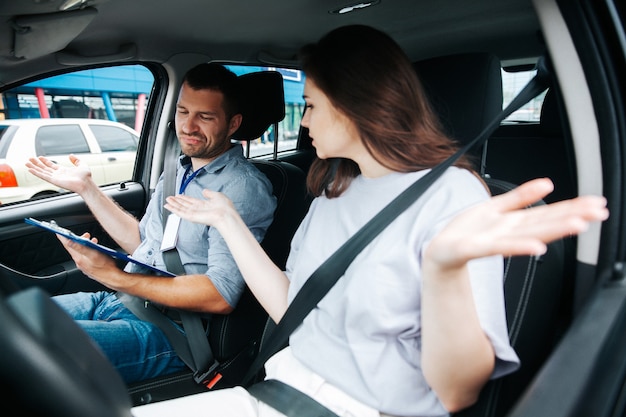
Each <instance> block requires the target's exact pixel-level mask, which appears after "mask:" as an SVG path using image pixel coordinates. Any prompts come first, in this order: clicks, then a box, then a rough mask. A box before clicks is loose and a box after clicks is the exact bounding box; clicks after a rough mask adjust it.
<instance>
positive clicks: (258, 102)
mask: <svg viewBox="0 0 626 417" xmlns="http://www.w3.org/2000/svg"><path fill="white" fill-rule="evenodd" d="M239 82H240V89H241V114H242V116H243V120H242V122H241V126H239V129H238V130H237V131H236V132H235V134H234V135H233V136H232V138H233V139H235V140H253V139H256V138H259V137H260V136H261V135H263V133H264V132H265V131H266V130H267V129H268V128H269V127H270V126H271V125H272V124H274V123H278V122H280V121H281V120H283V118H284V117H285V92H284V89H283V76H282V75H280V73H279V72H276V71H260V72H251V73H248V74H243V75H240V76H239Z"/></svg>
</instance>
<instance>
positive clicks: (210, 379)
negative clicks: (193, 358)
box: [193, 361, 222, 389]
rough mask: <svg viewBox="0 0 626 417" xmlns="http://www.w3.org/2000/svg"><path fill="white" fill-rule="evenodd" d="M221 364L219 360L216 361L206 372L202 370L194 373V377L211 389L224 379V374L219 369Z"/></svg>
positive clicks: (199, 383)
mask: <svg viewBox="0 0 626 417" xmlns="http://www.w3.org/2000/svg"><path fill="white" fill-rule="evenodd" d="M219 366H220V364H219V362H218V361H214V362H213V364H212V365H211V366H210V367H209V369H208V370H207V371H205V372H202V371H200V370H198V371H196V372H194V373H193V379H194V380H195V381H196V383H197V384H198V385H204V386H205V387H207V388H208V389H211V388H213V387H214V386H215V384H217V383H218V382H219V380H220V379H222V374H221V373H219V372H218V371H217V368H218V367H219Z"/></svg>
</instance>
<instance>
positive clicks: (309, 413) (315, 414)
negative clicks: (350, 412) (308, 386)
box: [248, 379, 338, 417]
mask: <svg viewBox="0 0 626 417" xmlns="http://www.w3.org/2000/svg"><path fill="white" fill-rule="evenodd" d="M248 392H249V393H250V395H252V396H253V397H255V398H256V399H257V400H259V401H262V402H264V403H266V404H268V405H271V406H272V408H274V409H276V410H278V411H280V412H281V413H283V414H284V415H286V416H287V417H338V416H337V414H335V413H333V412H332V411H330V410H329V409H328V408H326V407H324V406H323V405H322V404H320V403H318V402H317V401H315V400H314V399H313V398H311V397H309V396H308V395H306V394H305V393H303V392H302V391H299V390H297V389H295V388H293V387H292V386H290V385H287V384H285V383H284V382H281V381H278V380H276V379H266V380H265V381H261V382H258V383H256V384H254V385H252V386H251V387H249V388H248Z"/></svg>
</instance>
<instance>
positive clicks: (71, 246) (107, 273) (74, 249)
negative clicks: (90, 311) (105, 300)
mask: <svg viewBox="0 0 626 417" xmlns="http://www.w3.org/2000/svg"><path fill="white" fill-rule="evenodd" d="M57 237H58V239H59V240H60V241H61V243H62V244H63V246H64V247H65V249H66V250H67V251H68V253H69V254H70V256H71V257H72V259H73V260H74V262H75V263H76V266H77V267H78V268H79V269H80V270H81V271H82V272H83V273H84V274H85V275H87V276H88V277H89V278H91V279H93V280H95V281H98V282H100V283H101V284H103V285H105V286H107V287H108V288H111V289H113V290H118V289H119V288H120V285H121V284H122V283H124V276H125V275H126V274H125V272H123V271H122V270H120V269H119V268H118V266H117V264H116V263H115V260H114V259H113V258H111V257H110V256H108V255H105V254H103V253H101V252H98V251H97V250H95V249H92V248H89V247H87V246H84V245H81V244H80V243H78V242H75V241H73V240H70V239H67V238H65V237H63V236H60V235H57ZM82 237H84V238H86V239H91V241H92V242H94V243H98V239H96V238H91V237H90V235H89V233H85V234H83V235H82Z"/></svg>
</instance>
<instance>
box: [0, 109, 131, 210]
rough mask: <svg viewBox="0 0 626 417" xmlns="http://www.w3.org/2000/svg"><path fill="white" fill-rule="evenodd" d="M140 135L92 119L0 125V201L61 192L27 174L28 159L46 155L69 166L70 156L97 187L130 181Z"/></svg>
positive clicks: (20, 121)
mask: <svg viewBox="0 0 626 417" xmlns="http://www.w3.org/2000/svg"><path fill="white" fill-rule="evenodd" d="M138 140H139V136H138V135H137V132H135V131H134V130H133V129H131V128H129V127H128V126H126V125H124V124H122V123H117V122H111V121H108V120H97V119H50V118H48V119H9V120H0V202H1V203H2V204H7V203H13V202H16V201H23V200H28V199H30V198H33V197H41V196H44V195H50V194H55V193H58V192H62V191H64V190H62V189H58V188H56V187H55V186H53V185H52V184H50V183H48V182H46V181H43V180H41V179H39V178H37V177H35V176H34V175H32V174H30V173H29V172H28V169H27V168H26V166H25V163H26V161H28V158H32V157H35V156H45V157H47V158H49V159H51V160H52V161H54V162H56V163H58V164H61V165H69V164H70V160H69V155H70V154H75V155H76V156H77V157H79V158H80V159H81V161H82V162H83V163H85V164H87V165H88V166H89V167H90V169H91V172H92V175H93V178H94V180H95V182H96V183H97V184H98V185H104V184H113V183H119V182H121V181H126V180H129V179H131V178H132V175H133V170H134V168H135V155H136V152H137V143H138Z"/></svg>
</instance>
